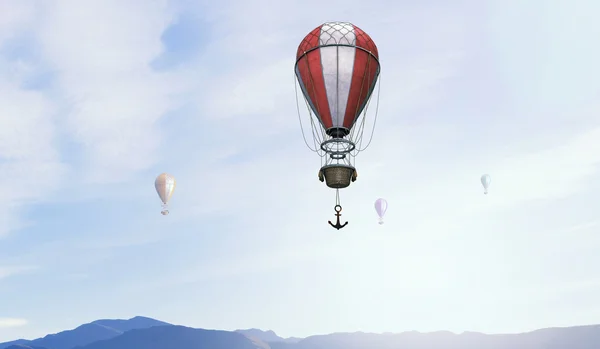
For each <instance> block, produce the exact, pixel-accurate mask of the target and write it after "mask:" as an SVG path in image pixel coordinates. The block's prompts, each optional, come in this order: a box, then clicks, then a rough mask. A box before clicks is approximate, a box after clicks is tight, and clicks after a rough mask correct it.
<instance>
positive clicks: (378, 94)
mask: <svg viewBox="0 0 600 349" xmlns="http://www.w3.org/2000/svg"><path fill="white" fill-rule="evenodd" d="M380 96H381V73H379V82H378V85H377V105H376V106H375V117H374V118H373V129H372V130H371V137H370V138H369V143H367V145H366V146H365V147H364V148H363V149H359V150H358V151H359V152H361V151H363V150H366V149H367V148H368V147H369V145H371V141H373V135H374V134H375V125H377V116H378V115H379V97H380Z"/></svg>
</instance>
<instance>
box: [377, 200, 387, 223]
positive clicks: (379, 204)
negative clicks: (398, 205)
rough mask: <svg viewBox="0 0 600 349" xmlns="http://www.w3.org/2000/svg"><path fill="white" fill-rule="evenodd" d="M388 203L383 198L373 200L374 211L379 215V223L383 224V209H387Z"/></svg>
mask: <svg viewBox="0 0 600 349" xmlns="http://www.w3.org/2000/svg"><path fill="white" fill-rule="evenodd" d="M387 208H388V203H387V201H385V199H377V200H376V201H375V211H376V212H377V215H378V216H379V224H383V216H384V215H385V211H387Z"/></svg>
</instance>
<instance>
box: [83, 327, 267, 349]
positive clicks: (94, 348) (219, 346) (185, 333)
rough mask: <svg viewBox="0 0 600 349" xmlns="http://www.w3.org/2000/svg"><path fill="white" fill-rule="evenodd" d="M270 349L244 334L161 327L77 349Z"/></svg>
mask: <svg viewBox="0 0 600 349" xmlns="http://www.w3.org/2000/svg"><path fill="white" fill-rule="evenodd" d="M132 348H140V349H142V348H143V349H179V348H181V349H269V346H268V345H267V344H266V343H262V342H260V341H252V340H250V339H249V338H247V337H246V336H244V335H243V334H241V333H236V332H228V331H217V330H201V329H195V328H190V327H184V326H159V327H151V328H146V329H142V330H131V331H128V332H125V333H124V334H123V335H121V336H118V337H115V338H112V339H108V340H102V341H98V342H95V343H92V344H89V345H86V346H84V347H77V348H76V349H132Z"/></svg>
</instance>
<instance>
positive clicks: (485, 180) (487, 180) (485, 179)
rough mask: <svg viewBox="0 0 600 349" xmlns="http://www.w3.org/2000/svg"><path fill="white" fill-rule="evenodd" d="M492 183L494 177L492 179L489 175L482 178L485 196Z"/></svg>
mask: <svg viewBox="0 0 600 349" xmlns="http://www.w3.org/2000/svg"><path fill="white" fill-rule="evenodd" d="M491 183H492V177H490V175H489V174H484V175H483V176H481V185H483V193H484V194H487V193H488V188H489V187H490V184H491Z"/></svg>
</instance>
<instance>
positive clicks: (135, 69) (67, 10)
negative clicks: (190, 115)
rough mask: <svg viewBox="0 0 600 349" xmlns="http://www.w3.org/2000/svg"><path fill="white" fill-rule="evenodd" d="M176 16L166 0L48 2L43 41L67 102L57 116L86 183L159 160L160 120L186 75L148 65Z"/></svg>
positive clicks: (123, 175)
mask: <svg viewBox="0 0 600 349" xmlns="http://www.w3.org/2000/svg"><path fill="white" fill-rule="evenodd" d="M116 12H117V13H118V14H119V15H115V13H116ZM108 18H110V21H111V25H109V26H107V25H106V23H107V22H106V21H107V19H108ZM172 19H173V14H172V11H171V10H170V8H169V6H168V2H167V1H153V2H142V1H129V2H120V1H95V2H87V3H86V4H83V3H81V2H79V1H54V2H51V4H50V3H48V4H47V7H45V15H44V17H43V20H42V21H41V26H40V28H39V36H40V41H41V46H42V49H43V52H44V55H45V57H46V59H47V60H48V62H49V63H50V64H51V65H52V66H53V67H54V69H55V70H56V71H57V73H58V86H59V87H58V89H59V91H60V93H61V95H62V96H63V98H64V100H65V102H67V103H68V105H67V107H68V114H67V115H66V117H63V118H62V119H61V120H60V122H61V125H62V126H63V127H64V128H65V129H66V130H68V134H69V135H70V136H72V137H73V140H74V141H75V142H76V144H77V145H79V146H81V147H82V149H81V153H80V154H77V156H78V157H77V161H78V162H81V163H82V165H83V166H84V169H83V173H82V175H83V178H84V179H85V180H86V181H91V182H93V183H114V182H120V181H124V180H128V179H131V176H132V175H134V174H136V173H138V172H139V171H141V170H144V169H147V168H149V167H150V166H152V165H153V164H154V163H155V162H156V161H157V160H158V159H159V158H160V152H159V146H160V144H161V132H160V118H161V117H162V116H164V114H165V113H166V112H167V111H169V110H171V109H172V108H174V107H175V106H176V105H175V104H173V100H172V99H171V95H174V94H176V93H177V92H178V90H179V88H180V86H182V84H183V80H178V79H177V77H175V76H172V75H170V74H168V73H158V72H155V71H153V70H152V67H151V66H150V63H151V62H152V61H153V60H154V59H155V58H156V57H158V56H159V55H160V54H161V52H162V50H163V46H162V43H161V40H160V37H161V34H162V32H163V31H164V30H165V28H166V27H167V26H168V25H169V23H170V22H171V21H172ZM73 28H77V30H73Z"/></svg>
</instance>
